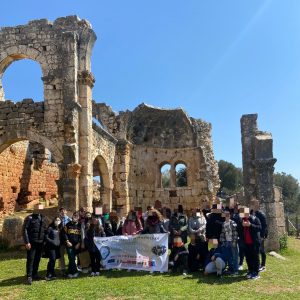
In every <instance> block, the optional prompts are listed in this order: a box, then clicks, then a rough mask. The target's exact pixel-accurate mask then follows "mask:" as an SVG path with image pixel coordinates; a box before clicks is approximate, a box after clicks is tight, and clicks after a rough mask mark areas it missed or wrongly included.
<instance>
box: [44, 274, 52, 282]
mask: <svg viewBox="0 0 300 300" xmlns="http://www.w3.org/2000/svg"><path fill="white" fill-rule="evenodd" d="M52 279H53V277H52V276H50V275H49V276H46V277H45V280H46V281H50V280H52Z"/></svg>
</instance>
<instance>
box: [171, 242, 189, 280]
mask: <svg viewBox="0 0 300 300" xmlns="http://www.w3.org/2000/svg"><path fill="white" fill-rule="evenodd" d="M188 254H189V252H188V250H187V249H186V248H185V246H184V243H183V241H182V239H181V237H180V236H177V237H175V238H174V244H173V247H172V250H171V253H170V257H169V261H170V263H169V264H170V266H171V267H172V271H174V272H176V271H178V270H180V271H182V275H183V276H186V275H187V269H188Z"/></svg>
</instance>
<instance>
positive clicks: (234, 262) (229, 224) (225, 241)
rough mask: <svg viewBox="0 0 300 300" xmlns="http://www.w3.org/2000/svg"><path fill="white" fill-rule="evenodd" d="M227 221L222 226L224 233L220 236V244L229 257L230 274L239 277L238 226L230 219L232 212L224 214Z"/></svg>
mask: <svg viewBox="0 0 300 300" xmlns="http://www.w3.org/2000/svg"><path fill="white" fill-rule="evenodd" d="M223 215H224V217H225V221H224V222H223V225H222V232H221V235H220V243H221V246H222V247H223V248H224V252H225V253H226V255H227V261H228V271H229V274H233V275H238V270H239V264H238V258H239V250H238V244H237V243H238V238H239V237H238V232H237V224H236V223H235V222H234V221H233V220H231V219H230V212H229V211H226V212H224V214H223Z"/></svg>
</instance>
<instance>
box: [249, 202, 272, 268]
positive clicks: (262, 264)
mask: <svg viewBox="0 0 300 300" xmlns="http://www.w3.org/2000/svg"><path fill="white" fill-rule="evenodd" d="M251 204H252V208H253V211H254V214H255V216H256V217H257V218H258V219H259V221H260V224H261V230H260V248H259V252H260V255H261V261H260V268H259V271H260V272H262V271H265V270H266V259H267V255H266V251H265V240H266V238H267V237H268V225H267V219H266V216H265V214H264V213H263V212H262V211H261V210H260V205H259V201H258V200H256V199H254V200H252V201H251Z"/></svg>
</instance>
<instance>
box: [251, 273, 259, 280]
mask: <svg viewBox="0 0 300 300" xmlns="http://www.w3.org/2000/svg"><path fill="white" fill-rule="evenodd" d="M259 278H260V276H259V274H256V273H255V274H252V276H251V277H250V279H253V280H256V279H259Z"/></svg>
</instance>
